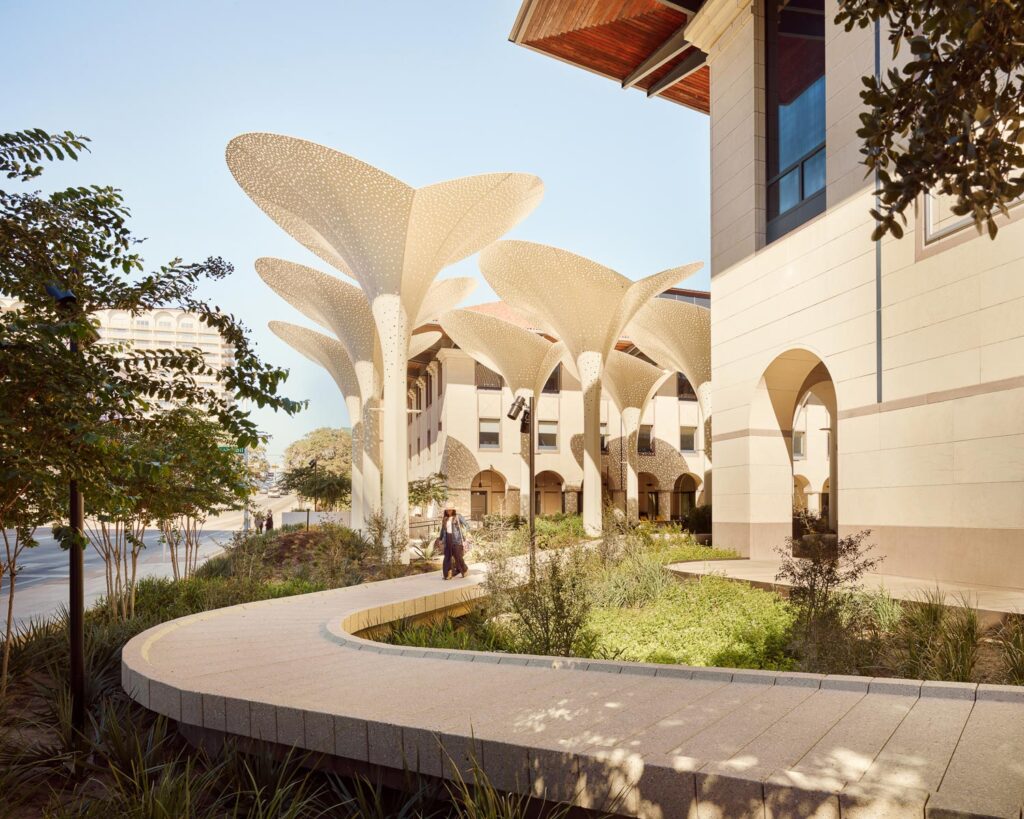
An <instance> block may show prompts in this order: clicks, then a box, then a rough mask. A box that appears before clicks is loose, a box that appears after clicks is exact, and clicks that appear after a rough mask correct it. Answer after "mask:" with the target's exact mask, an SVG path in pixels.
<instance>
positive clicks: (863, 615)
mask: <svg viewBox="0 0 1024 819" xmlns="http://www.w3.org/2000/svg"><path fill="white" fill-rule="evenodd" d="M548 525H549V526H552V527H555V529H556V531H557V530H558V527H561V528H562V529H564V528H566V527H567V526H570V525H571V524H568V523H559V522H558V521H553V522H549V524H548ZM605 529H606V534H605V537H604V538H603V539H602V540H601V541H598V542H595V543H592V544H589V545H582V546H581V545H574V546H568V547H567V548H564V549H561V550H560V551H558V552H553V553H550V554H549V555H545V558H546V559H544V560H541V561H540V563H539V568H538V571H537V575H536V577H535V578H534V579H533V580H529V579H526V578H524V577H522V574H521V572H517V571H515V568H514V566H513V560H514V556H515V555H518V554H521V553H522V551H523V550H524V543H525V541H524V538H523V532H522V530H521V529H512V530H509V531H506V532H505V534H504V540H503V541H502V540H501V537H499V536H496V535H494V534H493V533H491V534H490V535H489V536H488V535H486V534H485V537H484V542H485V544H486V545H485V546H484V547H483V548H482V549H481V551H482V553H483V554H482V555H478V558H479V557H483V558H484V559H486V560H487V561H488V562H489V564H490V568H489V576H488V580H487V581H486V583H487V587H488V591H489V594H488V596H487V598H486V599H485V600H484V601H482V602H480V603H478V604H477V605H476V607H475V608H474V609H473V610H472V611H471V612H470V613H469V614H468V615H465V616H461V617H459V618H451V617H448V618H445V619H442V620H439V621H434V622H425V623H409V622H401V623H396V624H393V625H392V626H391V627H390V628H389V629H387V630H385V631H384V632H383V633H381V632H378V633H376V634H375V636H376V637H377V638H378V639H382V640H384V641H386V642H390V643H395V644H403V645H416V646H436V647H441V648H463V649H476V650H488V651H507V652H521V653H528V654H541V655H552V656H577V657H589V658H596V659H618V660H623V661H633V662H649V663H678V664H686V665H698V666H725V667H739V668H757V669H767V670H800V671H812V672H820V673H842V674H859V675H868V676H895V677H907V678H913V679H927V680H951V681H961V682H993V683H1010V684H1024V619H1022V618H1020V617H1017V616H1011V617H1008V618H1007V620H1006V621H1005V623H1004V624H1003V625H1001V626H997V627H991V628H988V629H986V628H983V627H982V625H981V624H980V622H979V620H978V616H977V613H976V612H975V611H974V610H972V609H971V608H970V606H969V605H958V604H960V603H966V602H969V601H956V600H948V599H945V598H944V597H943V596H942V595H940V594H939V593H937V592H935V591H929V590H928V589H922V591H921V594H920V598H919V599H918V600H914V601H898V600H895V599H894V598H893V597H892V596H891V595H889V594H888V593H887V592H886V591H885V590H884V589H883V590H878V591H874V592H867V591H864V590H863V589H862V588H861V587H860V584H859V581H860V579H861V577H862V576H863V574H864V573H865V572H866V571H868V570H870V569H872V568H874V567H875V566H876V565H877V561H876V560H875V559H874V558H873V557H872V547H871V544H870V541H869V535H867V534H864V533H862V534H859V535H853V536H850V537H846V538H842V539H839V543H838V546H835V545H832V542H831V541H824V542H822V543H821V544H819V548H818V549H817V551H815V550H814V549H813V548H812V549H811V551H810V552H809V553H808V557H807V558H805V559H793V558H791V557H788V558H784V559H783V561H782V567H783V574H784V576H783V577H781V578H780V579H782V580H785V581H786V582H787V583H788V584H790V585H791V586H792V588H791V590H790V592H789V594H788V595H784V594H781V593H779V592H776V591H770V590H763V589H758V588H755V587H753V586H750V585H748V584H746V583H743V582H738V581H732V580H727V579H725V578H723V577H718V576H716V575H706V576H704V577H702V578H700V579H696V580H687V581H685V582H683V581H681V580H680V579H679V578H676V577H674V576H673V575H672V573H671V572H670V571H669V570H668V569H667V568H666V566H668V565H669V564H673V563H681V562H686V561H695V560H722V559H728V558H735V557H736V555H735V554H734V553H732V552H729V551H726V550H718V549H712V548H708V547H705V546H700V545H697V544H696V543H695V542H694V540H693V539H692V537H691V536H690V535H688V534H686V533H684V532H681V531H678V530H673V529H671V528H669V529H665V528H660V529H659V528H653V527H651V526H648V525H646V524H641V525H640V526H637V527H626V526H624V525H621V523H620V524H619V525H615V524H614V519H613V518H611V517H609V519H608V520H607V521H606V527H605ZM549 538H550V535H549ZM556 539H557V540H558V542H560V543H561V542H563V541H565V540H568V538H565V537H557V538H556ZM578 543H579V541H578V540H577V544H578ZM790 548H791V547H787V548H786V549H783V550H782V551H781V553H782V554H784V555H788V554H789V549H790Z"/></svg>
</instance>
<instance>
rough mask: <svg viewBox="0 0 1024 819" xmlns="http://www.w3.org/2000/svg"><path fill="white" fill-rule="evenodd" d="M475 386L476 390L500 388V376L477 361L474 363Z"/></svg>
mask: <svg viewBox="0 0 1024 819" xmlns="http://www.w3.org/2000/svg"><path fill="white" fill-rule="evenodd" d="M476 388H477V389H478V390H500V389H501V376H500V375H498V374H497V373H496V372H494V370H489V369H487V367H485V366H484V365H483V364H480V363H479V362H478V363H477V365H476Z"/></svg>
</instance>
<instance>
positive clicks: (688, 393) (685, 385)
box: [676, 373, 697, 401]
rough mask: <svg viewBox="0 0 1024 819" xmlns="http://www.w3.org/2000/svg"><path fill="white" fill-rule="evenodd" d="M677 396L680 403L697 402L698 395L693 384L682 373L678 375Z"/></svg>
mask: <svg viewBox="0 0 1024 819" xmlns="http://www.w3.org/2000/svg"><path fill="white" fill-rule="evenodd" d="M676 395H677V396H678V397H679V400H680V401H696V400H697V393H696V392H695V391H694V389H693V384H691V383H690V380H689V379H688V378H687V377H686V376H685V375H683V374H682V373H676Z"/></svg>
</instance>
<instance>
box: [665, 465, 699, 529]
mask: <svg viewBox="0 0 1024 819" xmlns="http://www.w3.org/2000/svg"><path fill="white" fill-rule="evenodd" d="M700 483H701V482H700V478H698V477H697V476H696V475H690V474H688V473H687V474H683V475H680V476H679V477H678V478H676V482H675V486H673V487H672V520H683V519H684V518H685V517H686V516H687V515H688V514H689V513H690V512H691V511H692V510H693V508H694V507H695V506H696V505H697V492H698V490H699V489H700Z"/></svg>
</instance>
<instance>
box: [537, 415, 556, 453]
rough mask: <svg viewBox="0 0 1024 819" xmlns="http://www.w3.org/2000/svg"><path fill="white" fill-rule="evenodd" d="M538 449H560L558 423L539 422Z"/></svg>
mask: <svg viewBox="0 0 1024 819" xmlns="http://www.w3.org/2000/svg"><path fill="white" fill-rule="evenodd" d="M537 449H558V422H557V421H538V422H537Z"/></svg>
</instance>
